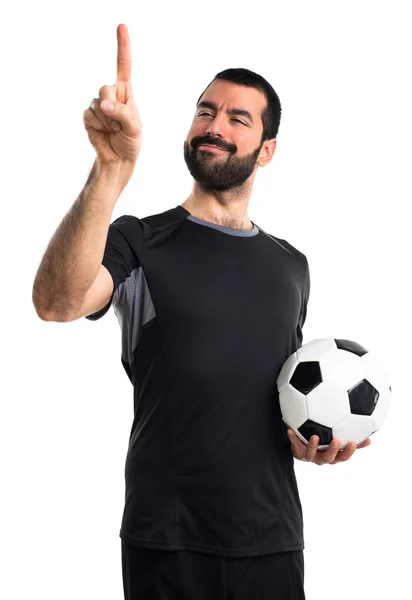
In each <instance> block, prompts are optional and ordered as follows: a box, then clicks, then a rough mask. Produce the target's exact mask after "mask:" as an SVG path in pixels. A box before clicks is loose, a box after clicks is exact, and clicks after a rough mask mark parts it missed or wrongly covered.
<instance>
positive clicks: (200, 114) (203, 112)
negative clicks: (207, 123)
mask: <svg viewBox="0 0 412 600" xmlns="http://www.w3.org/2000/svg"><path fill="white" fill-rule="evenodd" d="M202 115H209V116H211V114H210V113H208V112H205V111H202V112H200V113H198V115H197V116H198V117H201V116H202ZM232 121H236V122H237V123H240V124H241V125H246V123H244V122H243V121H241V120H240V119H232Z"/></svg>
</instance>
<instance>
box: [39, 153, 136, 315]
mask: <svg viewBox="0 0 412 600" xmlns="http://www.w3.org/2000/svg"><path fill="white" fill-rule="evenodd" d="M133 168H134V167H133V166H130V165H128V166H123V164H114V165H111V166H105V167H104V168H103V167H101V166H100V164H99V162H98V161H97V159H96V161H95V163H94V165H93V168H92V170H91V172H90V175H89V178H88V180H87V182H86V183H85V185H84V188H83V189H82V191H81V192H80V194H79V196H78V198H77V199H76V201H75V202H74V204H73V206H72V207H71V209H70V210H69V212H68V213H67V214H66V216H65V217H64V219H63V221H62V222H61V223H60V225H59V227H58V228H57V230H56V231H55V233H54V235H53V237H52V238H51V240H50V242H49V245H48V247H47V249H46V251H45V253H44V255H43V258H42V260H41V263H40V266H39V268H38V271H37V274H36V277H35V280H34V283H33V296H32V299H33V304H34V306H35V308H36V311H37V313H38V315H39V316H41V317H42V318H52V319H53V320H55V319H56V320H60V319H62V318H64V317H65V315H68V314H70V313H72V312H73V311H75V310H76V309H77V308H78V307H79V306H80V305H81V303H82V302H83V299H84V297H85V295H86V292H87V291H88V290H89V288H90V287H91V285H92V283H93V281H94V280H95V278H96V276H97V273H98V271H99V268H100V265H101V262H102V258H103V254H104V249H105V245H106V240H107V233H108V229H109V225H110V221H111V218H112V214H113V209H114V206H115V204H116V201H117V199H118V197H119V196H120V194H121V192H122V191H123V189H124V187H125V186H126V185H127V182H128V181H129V179H130V177H131V175H132V172H133Z"/></svg>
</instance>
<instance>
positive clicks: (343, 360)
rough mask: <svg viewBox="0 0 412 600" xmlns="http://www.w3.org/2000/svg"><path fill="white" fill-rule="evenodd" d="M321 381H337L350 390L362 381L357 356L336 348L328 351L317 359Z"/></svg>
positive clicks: (359, 362) (360, 365)
mask: <svg viewBox="0 0 412 600" xmlns="http://www.w3.org/2000/svg"><path fill="white" fill-rule="evenodd" d="M319 363H320V370H321V372H322V379H323V381H338V382H339V385H340V387H341V388H343V389H345V390H350V388H351V387H353V386H354V385H356V384H357V383H359V381H362V379H363V378H364V375H363V372H362V363H361V361H360V358H359V356H357V355H356V354H352V353H351V352H346V350H338V349H337V348H336V347H335V350H334V351H331V352H328V353H327V354H325V355H323V356H321V357H320V359H319Z"/></svg>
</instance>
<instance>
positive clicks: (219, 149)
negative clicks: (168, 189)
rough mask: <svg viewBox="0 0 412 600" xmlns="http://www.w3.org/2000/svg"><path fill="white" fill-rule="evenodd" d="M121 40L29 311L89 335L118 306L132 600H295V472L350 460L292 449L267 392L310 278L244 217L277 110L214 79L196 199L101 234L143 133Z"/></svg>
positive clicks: (251, 82)
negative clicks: (79, 183) (82, 180)
mask: <svg viewBox="0 0 412 600" xmlns="http://www.w3.org/2000/svg"><path fill="white" fill-rule="evenodd" d="M118 41H119V55H118V81H117V83H116V86H115V90H113V88H111V89H109V86H105V87H104V88H102V89H101V92H100V101H97V99H96V102H93V103H92V106H91V109H89V111H86V112H85V125H86V128H87V130H88V134H89V138H90V139H91V141H92V143H93V145H94V146H95V148H96V151H97V154H98V159H97V161H96V163H95V165H94V171H92V174H91V176H90V178H89V181H88V183H87V184H86V189H85V190H84V193H83V194H82V195H81V197H80V200H79V201H78V203H77V205H76V207H75V209H73V210H72V212H71V214H70V215H69V216H68V217H67V218H66V221H63V223H62V224H61V226H60V228H59V230H57V232H56V234H55V237H54V238H53V240H52V242H51V243H50V246H49V248H48V250H47V251H46V254H45V257H44V258H43V262H42V264H41V265H40V268H39V272H38V275H37V277H36V281H35V284H34V296H33V297H34V300H35V306H36V309H37V311H38V313H39V315H40V316H41V317H42V318H44V319H46V320H60V321H72V320H74V319H76V318H79V317H81V316H85V317H86V318H87V319H89V320H97V319H100V318H101V317H103V315H105V314H106V313H107V311H108V310H109V308H110V306H112V305H113V307H114V311H115V313H116V315H117V318H118V320H119V324H120V327H121V361H122V364H123V366H124V369H125V371H126V373H127V375H128V377H129V379H130V381H131V383H132V385H133V386H134V420H133V424H132V428H131V433H130V440H129V449H128V453H127V458H126V467H125V479H126V498H125V508H124V513H123V519H122V524H121V530H120V537H121V539H122V566H123V582H124V592H125V599H126V600H134V599H137V598H138V599H145V598H147V599H149V598H152V597H153V598H154V597H156V598H159V599H163V598H165V599H166V598H168V599H171V600H174V599H176V600H177V599H179V600H189V599H190V600H194V599H196V600H203V599H204V600H206V599H207V600H212V599H213V600H219V599H222V600H223V599H226V598H233V600H248V599H252V598H253V599H254V600H257V599H259V600H265V599H268V600H269V598H277V600H297V599H299V600H302V599H304V597H305V595H304V561H303V550H304V540H303V518H302V508H301V504H300V499H299V494H298V489H297V483H296V478H295V474H294V464H293V461H294V457H295V458H299V459H302V460H308V461H312V462H316V463H317V464H325V463H335V462H339V461H341V460H347V459H348V458H349V457H350V456H351V455H352V454H353V452H354V448H353V447H351V446H350V445H348V446H347V447H346V448H345V450H343V451H340V452H338V448H339V442H337V443H336V442H335V443H332V444H331V446H330V447H329V448H328V449H327V450H324V451H318V450H317V445H318V441H319V440H318V439H316V437H315V436H314V437H313V439H311V441H310V444H309V446H305V445H304V444H302V443H301V442H300V440H298V439H297V437H296V436H294V437H293V438H292V439H291V440H290V439H288V432H287V429H286V427H285V426H284V424H283V422H282V419H281V413H280V407H279V400H278V394H277V389H276V379H277V376H278V374H279V371H280V369H281V367H282V365H283V363H284V362H285V360H286V359H287V358H288V357H289V356H290V354H292V352H294V351H296V349H297V348H298V347H300V346H301V345H302V327H303V324H304V322H305V318H306V312H307V304H308V298H309V288H310V277H309V267H308V261H307V259H306V256H305V255H304V254H303V253H302V252H300V251H299V250H297V249H296V248H294V247H293V246H292V245H291V244H289V243H288V242H287V241H286V240H283V239H279V238H275V237H274V236H271V235H270V234H268V233H266V232H265V231H264V230H263V229H262V228H261V227H259V226H258V225H256V224H255V223H253V222H252V221H251V220H250V218H249V216H248V213H247V209H248V203H249V200H250V197H251V194H252V188H253V183H254V179H255V177H256V173H257V170H258V167H265V166H266V165H267V164H269V162H270V161H271V159H272V157H273V154H274V152H275V148H276V136H277V132H278V127H279V123H280V114H281V105H280V101H279V98H278V96H277V94H276V92H275V90H274V89H273V88H272V87H271V86H270V85H269V83H268V82H267V81H266V80H265V79H263V78H262V77H261V76H259V75H257V74H256V73H253V72H252V71H249V70H247V69H228V70H226V71H223V72H221V73H219V74H217V75H216V77H215V78H214V80H213V81H212V82H211V83H210V84H209V85H208V87H207V88H206V89H205V91H204V92H203V93H202V94H201V96H200V98H199V100H198V102H197V105H196V110H195V114H194V118H193V122H192V126H191V128H190V130H189V132H188V135H187V138H186V140H185V143H184V158H185V161H186V164H187V167H188V169H189V171H190V173H191V175H192V177H193V179H194V182H193V189H192V192H191V194H190V195H189V197H188V198H187V199H186V200H185V201H184V202H183V204H181V205H178V206H176V207H175V208H171V209H169V210H167V211H165V212H163V213H160V214H155V215H151V216H147V217H145V218H137V217H134V216H131V215H124V216H122V217H119V218H118V219H116V220H115V221H113V223H110V224H109V220H110V217H111V212H112V209H113V206H114V203H115V201H116V200H117V198H118V196H119V194H120V192H121V190H122V189H123V188H124V186H125V185H126V184H127V181H128V180H129V179H130V176H131V172H132V170H133V166H134V163H135V161H136V160H137V156H138V154H139V151H140V135H141V124H140V120H139V118H138V113H137V109H136V106H135V104H134V101H133V99H132V95H131V93H130V64H131V60H130V45H129V43H128V35H127V29H126V28H125V26H124V25H121V26H119V27H118ZM125 90H126V91H125ZM127 90H129V92H127ZM108 100H110V101H111V102H112V104H113V105H114V107H113V110H112V112H110V113H109V112H108V111H107V109H106V106H107V101H108ZM116 156H119V157H121V161H116V160H115V157H116ZM125 165H128V166H129V168H128V167H127V166H126V167H125ZM130 165H131V166H130ZM114 182H116V185H115V183H114ZM113 190H114V191H113ZM111 193H112V195H110V194H111ZM73 223H75V225H73ZM90 244H94V245H93V246H90ZM98 244H100V245H98ZM96 248H99V251H97V250H96ZM103 250H104V252H103ZM86 255H88V256H86ZM91 255H92V258H90V257H91ZM102 255H103V256H102ZM87 260H88V261H89V262H88V263H87V262H86V261H87ZM97 263H99V264H97ZM100 263H101V264H100ZM97 269H98V271H97ZM46 290H47V292H46ZM368 443H370V440H367V442H364V444H363V445H368ZM335 444H336V445H335ZM359 447H361V446H359ZM155 593H156V596H155V595H154V594H155Z"/></svg>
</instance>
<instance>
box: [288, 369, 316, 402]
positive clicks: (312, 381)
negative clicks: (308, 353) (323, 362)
mask: <svg viewBox="0 0 412 600" xmlns="http://www.w3.org/2000/svg"><path fill="white" fill-rule="evenodd" d="M289 383H290V385H292V386H293V387H294V388H295V389H296V390H298V391H299V392H301V393H302V394H309V392H310V391H311V390H313V388H315V387H316V386H318V385H319V384H320V383H322V373H321V370H320V364H319V363H318V361H307V362H301V363H299V364H298V365H297V367H296V369H295V372H294V373H293V376H292V377H291V379H290V381H289Z"/></svg>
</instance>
